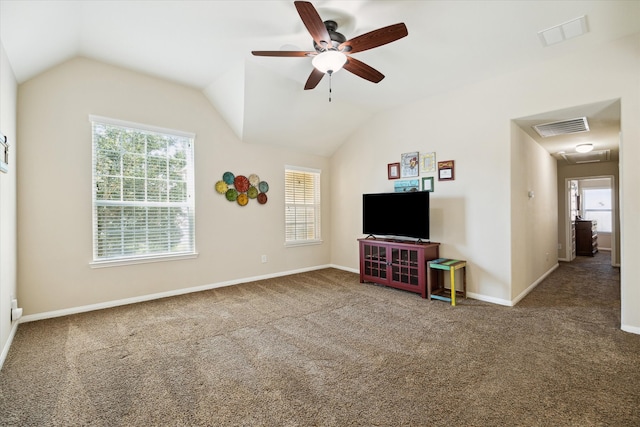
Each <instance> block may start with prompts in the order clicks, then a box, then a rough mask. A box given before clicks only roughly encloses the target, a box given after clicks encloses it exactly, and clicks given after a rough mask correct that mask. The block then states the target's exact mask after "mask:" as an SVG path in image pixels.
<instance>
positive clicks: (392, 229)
mask: <svg viewBox="0 0 640 427" xmlns="http://www.w3.org/2000/svg"><path fill="white" fill-rule="evenodd" d="M362 233H363V234H367V235H374V236H400V237H412V238H416V239H426V240H428V239H429V192H428V191H414V192H407V193H377V194H363V195H362Z"/></svg>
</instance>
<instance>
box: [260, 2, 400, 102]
mask: <svg viewBox="0 0 640 427" xmlns="http://www.w3.org/2000/svg"><path fill="white" fill-rule="evenodd" d="M293 4H294V5H295V6H296V9H297V10H298V14H299V15H300V18H301V19H302V22H303V23H304V26H305V27H306V28H307V30H308V31H309V34H311V37H312V38H313V47H314V48H315V51H283V50H275V51H273V50H254V51H252V52H251V53H252V54H253V55H256V56H280V57H313V60H312V63H313V66H314V68H313V71H311V75H309V78H308V79H307V83H306V84H305V85H304V89H305V90H308V89H313V88H315V87H316V86H317V85H318V83H320V80H322V77H324V75H325V74H329V76H331V74H333V73H334V72H336V71H338V70H340V69H341V68H344V69H345V70H347V71H349V72H351V73H353V74H355V75H356V76H358V77H362V78H363V79H366V80H369V81H371V82H373V83H378V82H380V81H381V80H382V79H384V75H383V74H382V73H380V72H379V71H378V70H376V69H375V68H372V67H370V66H369V65H367V64H365V63H364V62H362V61H358V60H357V59H355V58H353V57H352V56H351V55H352V54H354V53H357V52H362V51H365V50H368V49H373V48H374V47H378V46H382V45H385V44H387V43H391V42H394V41H396V40H398V39H401V38H402V37H405V36H406V35H407V34H409V33H408V31H407V27H406V26H405V25H404V24H402V23H400V24H394V25H389V26H388V27H384V28H379V29H377V30H373V31H370V32H368V33H365V34H362V35H360V36H358V37H354V38H352V39H350V40H347V39H346V37H345V36H344V35H342V34H340V33H338V32H337V31H336V30H337V29H338V24H337V23H336V22H335V21H324V22H323V21H322V19H321V18H320V15H319V14H318V12H317V11H316V8H315V7H313V5H312V4H311V3H309V2H306V1H294V2H293Z"/></svg>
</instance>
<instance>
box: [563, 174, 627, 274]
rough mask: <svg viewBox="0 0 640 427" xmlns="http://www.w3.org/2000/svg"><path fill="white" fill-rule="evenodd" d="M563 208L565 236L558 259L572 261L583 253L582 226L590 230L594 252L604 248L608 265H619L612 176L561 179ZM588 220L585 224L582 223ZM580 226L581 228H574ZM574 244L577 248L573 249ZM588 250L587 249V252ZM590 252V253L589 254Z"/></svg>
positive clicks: (615, 198) (616, 213) (616, 215)
mask: <svg viewBox="0 0 640 427" xmlns="http://www.w3.org/2000/svg"><path fill="white" fill-rule="evenodd" d="M564 188H565V200H566V209H565V215H564V222H565V224H564V225H565V227H564V228H565V230H566V233H565V239H564V243H565V244H564V245H562V243H560V244H559V246H564V247H565V250H564V256H563V257H560V259H561V260H562V261H573V260H575V259H576V257H577V256H581V254H582V255H585V252H584V249H582V251H581V248H580V246H581V245H584V242H581V241H580V239H582V240H584V233H585V231H584V230H582V229H583V228H584V227H585V226H587V225H588V226H589V227H591V225H593V229H594V232H593V234H594V237H593V239H594V252H599V251H608V252H610V259H611V265H612V266H619V261H618V260H619V258H618V244H617V243H618V236H619V233H618V227H619V218H618V209H617V206H618V191H617V185H616V182H615V177H614V176H612V175H603V176H591V177H576V178H565V185H564ZM587 221H588V222H589V223H588V224H585V222H587ZM577 228H580V229H581V230H577ZM577 246H578V248H577ZM589 252H590V251H587V254H589ZM591 255H593V254H591Z"/></svg>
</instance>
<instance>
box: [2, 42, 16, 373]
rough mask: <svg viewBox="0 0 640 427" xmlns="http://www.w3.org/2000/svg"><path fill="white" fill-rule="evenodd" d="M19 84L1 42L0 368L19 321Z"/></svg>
mask: <svg viewBox="0 0 640 427" xmlns="http://www.w3.org/2000/svg"><path fill="white" fill-rule="evenodd" d="M17 92H18V84H17V82H16V79H15V77H14V74H13V70H12V69H11V66H10V65H9V60H8V59H7V55H6V53H5V51H4V47H3V46H2V42H1V41H0V131H1V132H2V133H3V134H4V135H5V136H6V137H7V138H8V139H9V143H10V145H11V146H10V151H9V153H10V158H9V172H8V173H6V174H5V173H0V367H1V366H2V362H3V361H4V358H5V356H6V354H7V352H8V351H9V345H10V344H11V342H10V341H11V336H12V334H13V333H14V331H15V329H14V328H13V327H14V326H15V324H16V322H11V314H10V313H11V298H12V297H15V296H16V295H17V279H16V265H17V260H16V153H17V151H18V150H17V144H16V100H17Z"/></svg>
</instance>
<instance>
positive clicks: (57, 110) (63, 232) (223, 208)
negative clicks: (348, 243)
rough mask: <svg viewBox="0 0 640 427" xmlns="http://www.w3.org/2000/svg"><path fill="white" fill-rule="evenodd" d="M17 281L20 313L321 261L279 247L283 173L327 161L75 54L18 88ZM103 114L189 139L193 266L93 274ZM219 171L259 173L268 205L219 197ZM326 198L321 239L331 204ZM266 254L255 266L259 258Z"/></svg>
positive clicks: (323, 257) (196, 98) (322, 260)
mask: <svg viewBox="0 0 640 427" xmlns="http://www.w3.org/2000/svg"><path fill="white" fill-rule="evenodd" d="M18 106H19V108H18V130H19V134H20V142H21V151H22V153H21V157H20V161H19V164H18V166H19V174H18V182H19V184H18V193H19V194H20V197H19V201H18V215H19V218H20V221H19V224H18V227H19V228H18V236H19V251H18V259H19V266H18V281H19V296H20V299H21V301H22V302H23V304H24V309H25V314H26V315H36V314H42V313H50V312H56V311H60V310H63V311H64V310H66V309H72V308H75V307H84V306H91V305H94V304H102V303H108V302H111V301H118V300H125V299H129V298H137V297H142V296H145V295H151V294H158V293H167V292H168V293H170V292H175V291H179V290H181V289H188V288H193V287H200V286H207V285H216V284H222V283H227V282H233V281H238V280H242V279H248V278H254V277H263V276H269V275H275V274H281V273H284V272H289V271H296V270H300V269H308V268H314V267H316V266H322V265H326V264H327V263H328V262H329V261H330V257H329V249H330V247H329V244H327V243H325V244H322V245H315V246H307V247H295V248H285V247H284V208H283V206H284V200H283V194H284V188H283V187H284V165H285V164H290V165H297V166H305V167H310V168H317V169H321V170H322V171H323V173H322V186H323V188H324V189H326V190H328V189H329V186H330V180H329V178H330V171H329V162H328V159H326V158H322V157H317V156H309V155H304V154H300V153H294V152H290V151H286V150H282V149H278V148H273V147H264V146H253V145H247V144H244V143H242V142H241V141H239V140H238V139H237V137H236V136H235V134H234V133H233V132H232V130H231V129H230V128H229V127H228V126H227V125H226V124H225V122H224V121H223V120H222V118H221V117H220V115H219V114H218V113H217V112H216V111H215V110H214V109H213V108H212V106H211V104H210V103H209V101H208V100H207V99H206V97H205V95H204V94H203V93H201V92H199V91H197V90H193V89H190V88H186V87H184V86H180V85H177V84H172V83H169V82H167V81H163V80H160V79H156V78H152V77H149V76H146V75H142V74H138V73H135V72H131V71H127V70H123V69H120V68H117V67H113V66H108V65H105V64H102V63H99V62H95V61H92V60H88V59H83V58H77V59H73V60H71V61H69V62H66V63H64V64H62V65H60V66H58V67H55V68H53V69H51V70H49V71H47V72H45V73H44V74H42V75H40V76H38V77H36V78H34V79H32V80H30V81H27V82H25V83H23V84H22V85H20V88H19V95H18ZM90 114H94V115H99V116H105V117H111V118H115V119H121V120H127V121H132V122H137V123H143V124H148V125H153V126H159V127H164V128H171V129H177V130H182V131H187V132H193V133H195V134H196V139H195V168H196V174H195V185H196V245H197V250H198V253H199V256H198V258H197V259H190V260H181V261H168V262H160V263H149V264H138V265H129V266H120V267H109V268H99V269H92V268H90V266H89V263H90V262H91V257H92V227H91V218H92V214H91V126H90V123H89V115H90ZM225 171H231V172H233V173H235V174H245V175H248V174H251V173H256V174H258V175H259V176H260V178H261V179H263V180H266V181H267V182H268V183H269V185H270V188H269V192H268V196H269V201H268V202H267V204H265V205H259V204H258V203H249V204H248V205H247V206H245V207H240V206H239V205H237V204H235V203H230V202H228V201H226V199H225V198H224V197H223V196H222V195H219V194H217V193H216V192H215V190H214V184H215V182H216V181H218V180H219V179H221V178H222V174H223V173H224V172H225ZM326 190H325V192H324V193H325V194H323V199H322V200H323V218H324V220H323V223H322V230H323V233H324V236H326V237H328V236H329V235H330V233H331V226H330V214H329V212H330V208H331V199H330V197H328V196H327V195H326V194H327V193H326ZM262 254H265V255H267V257H268V262H267V263H262V262H261V255H262Z"/></svg>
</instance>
